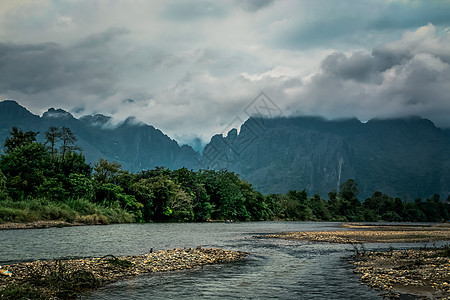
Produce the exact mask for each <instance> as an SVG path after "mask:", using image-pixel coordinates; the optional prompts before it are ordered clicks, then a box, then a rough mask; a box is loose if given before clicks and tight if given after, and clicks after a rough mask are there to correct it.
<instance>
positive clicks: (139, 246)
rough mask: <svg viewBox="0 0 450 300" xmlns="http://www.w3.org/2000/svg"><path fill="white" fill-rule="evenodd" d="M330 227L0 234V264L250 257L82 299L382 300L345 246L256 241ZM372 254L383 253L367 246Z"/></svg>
mask: <svg viewBox="0 0 450 300" xmlns="http://www.w3.org/2000/svg"><path fill="white" fill-rule="evenodd" d="M332 229H338V228H336V224H335V223H314V222H250V223H231V224H225V223H187V224H120V225H108V226H82V227H66V228H48V229H33V230H6V231H0V244H1V245H2V247H1V248H0V263H1V264H6V263H12V262H18V261H28V260H36V259H55V258H73V257H99V256H104V255H107V254H113V255H138V254H144V253H148V251H149V249H150V248H153V250H154V251H156V250H159V249H170V248H184V247H186V248H191V247H197V246H202V247H218V248H224V249H231V250H240V251H246V252H249V253H250V255H249V256H248V257H247V258H246V259H244V260H243V261H240V262H237V263H231V264H222V265H213V266H205V267H204V268H202V269H198V270H189V271H180V272H171V273H162V274H152V275H148V276H139V277H136V278H132V279H127V280H123V281H120V282H116V283H113V284H110V285H107V286H105V287H102V288H100V289H98V290H96V291H93V292H91V293H90V294H88V295H85V296H83V297H82V298H83V299H105V300H106V299H199V298H202V299H382V298H381V297H380V296H379V295H378V293H377V292H375V291H372V290H370V289H368V288H367V287H365V286H364V285H361V284H360V283H359V281H358V276H357V275H355V274H353V272H352V268H351V266H350V265H349V263H348V262H347V260H346V259H344V258H345V257H347V256H349V255H351V250H352V246H349V245H340V244H325V243H311V242H296V241H286V240H281V239H262V238H258V237H260V236H261V235H264V234H266V233H276V232H283V231H302V230H332ZM371 247H389V246H388V245H383V246H380V245H378V246H377V245H373V246H371Z"/></svg>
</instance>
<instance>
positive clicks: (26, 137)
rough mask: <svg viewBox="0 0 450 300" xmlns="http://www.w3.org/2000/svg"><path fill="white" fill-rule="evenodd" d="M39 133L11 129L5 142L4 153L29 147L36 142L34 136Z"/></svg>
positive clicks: (15, 128)
mask: <svg viewBox="0 0 450 300" xmlns="http://www.w3.org/2000/svg"><path fill="white" fill-rule="evenodd" d="M38 134H39V132H34V131H27V132H23V130H19V129H18V128H17V127H13V128H12V130H11V132H10V135H11V136H10V137H8V138H6V140H5V148H6V153H9V152H12V151H14V150H15V149H17V148H20V147H22V146H26V145H29V144H31V143H33V142H36V136H37V135H38Z"/></svg>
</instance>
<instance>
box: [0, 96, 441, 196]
mask: <svg viewBox="0 0 450 300" xmlns="http://www.w3.org/2000/svg"><path fill="white" fill-rule="evenodd" d="M12 126H17V127H19V128H20V129H23V130H33V131H39V132H41V134H40V135H38V139H40V141H43V139H44V135H43V133H44V132H45V131H47V130H48V128H49V127H50V126H58V127H61V126H66V127H69V128H70V129H71V130H72V132H73V133H74V134H75V135H76V137H77V138H78V142H77V144H78V145H79V146H81V148H82V150H83V153H84V155H85V156H86V159H87V161H89V162H91V163H92V164H93V163H94V162H96V161H98V159H99V158H104V159H106V160H108V161H117V162H119V163H121V164H122V166H123V168H124V169H128V170H130V171H132V172H138V171H140V170H143V169H151V168H154V167H156V166H164V167H168V168H171V169H176V168H180V167H183V166H184V167H187V168H189V169H199V168H203V169H206V168H214V169H222V168H226V169H228V170H230V171H234V172H236V173H238V174H240V175H241V177H242V178H244V179H246V180H247V181H249V182H250V183H252V184H253V185H254V186H255V187H256V188H257V189H258V190H259V191H261V192H263V193H286V192H287V191H289V190H293V189H296V190H302V189H306V190H307V191H308V194H309V195H312V194H314V193H319V194H320V195H321V196H322V197H324V198H326V197H327V193H328V192H330V191H332V190H333V189H336V190H337V189H338V188H339V185H340V184H342V183H343V182H345V181H346V180H347V179H354V180H356V182H357V183H358V188H359V190H360V197H359V198H360V199H361V200H362V199H365V198H366V197H370V196H371V195H372V194H373V192H375V191H377V190H379V191H382V192H383V193H386V194H388V195H390V196H393V197H400V198H402V199H406V200H410V201H411V200H414V199H416V198H419V197H420V198H427V197H430V196H431V195H433V194H434V193H437V194H439V195H441V197H442V198H443V199H447V197H448V195H449V192H450V130H449V129H440V128H437V127H436V126H435V125H434V124H433V123H432V122H431V121H430V120H427V119H423V118H420V117H412V118H403V119H390V120H389V119H386V120H382V119H373V120H370V121H368V122H366V123H362V122H360V121H359V120H357V119H344V120H331V121H330V120H326V119H324V118H320V117H290V118H272V119H263V118H250V119H248V120H247V121H246V122H245V123H244V124H243V125H242V126H241V128H240V130H239V132H238V131H237V130H236V129H233V130H231V131H230V132H228V134H227V135H226V136H222V135H215V136H213V137H212V138H211V141H210V142H209V143H208V144H207V145H206V146H205V148H204V150H203V153H202V154H201V155H200V154H199V153H198V152H196V151H194V150H193V149H192V148H191V147H190V146H186V145H183V146H179V145H178V143H177V142H176V141H175V140H173V139H171V138H169V137H168V136H167V135H165V134H164V133H162V132H161V131H160V130H158V129H156V128H154V127H153V126H151V125H147V124H144V123H142V122H139V121H138V120H136V119H134V118H132V117H130V118H128V119H127V120H125V121H124V122H122V123H121V124H119V125H116V126H112V125H111V118H110V117H107V116H104V115H101V114H97V115H88V116H84V117H81V118H79V119H77V118H75V117H73V116H72V115H71V114H70V113H69V112H66V111H64V110H61V109H53V108H50V109H49V110H48V111H47V112H45V113H44V114H43V115H42V117H40V116H37V115H34V114H32V113H31V112H29V111H28V110H27V109H26V108H24V107H22V106H20V105H19V104H18V103H17V102H15V101H10V100H8V101H3V102H0V141H1V142H0V151H1V150H2V149H1V147H2V146H3V141H4V140H5V139H6V137H8V136H9V132H10V130H11V127H12ZM0 153H1V152H0Z"/></svg>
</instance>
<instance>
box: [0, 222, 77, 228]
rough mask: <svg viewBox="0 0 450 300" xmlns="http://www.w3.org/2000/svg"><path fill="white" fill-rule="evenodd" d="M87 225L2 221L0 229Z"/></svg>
mask: <svg viewBox="0 0 450 300" xmlns="http://www.w3.org/2000/svg"><path fill="white" fill-rule="evenodd" d="M81 225H86V224H83V223H69V222H66V221H35V222H26V223H14V222H8V223H0V230H7V229H40V228H50V227H70V226H81Z"/></svg>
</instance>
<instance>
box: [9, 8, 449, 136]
mask: <svg viewBox="0 0 450 300" xmlns="http://www.w3.org/2000/svg"><path fill="white" fill-rule="evenodd" d="M448 11H450V2H448V1H433V2H429V1H392V0H390V1H387V0H386V1H377V2H374V1H363V0H361V1H329V0H323V1H289V0H275V1H253V0H248V1H235V0H228V1H220V2H217V1H195V0H192V1H139V0H138V1H133V2H128V1H127V2H125V1H108V0H105V1H75V2H60V3H59V2H53V1H47V0H44V1H38V2H29V1H4V3H2V6H1V7H0V98H1V99H14V100H17V101H18V102H19V103H21V104H22V105H24V106H25V107H27V108H28V109H30V110H31V111H33V112H34V113H37V114H42V113H43V112H44V111H45V110H47V109H48V108H49V107H55V108H63V109H66V110H69V111H71V112H72V113H74V114H75V115H76V116H81V115H83V114H92V113H104V114H106V115H110V116H112V118H113V120H114V122H120V121H121V120H124V119H126V118H127V117H128V116H130V115H131V116H135V117H136V118H137V119H139V120H141V121H143V122H146V123H149V124H152V125H154V126H155V127H157V128H159V129H161V130H162V131H164V132H165V133H168V134H169V135H170V136H171V137H173V138H176V139H178V140H180V141H182V142H189V141H195V142H196V143H198V138H200V139H201V140H202V141H203V142H207V141H208V140H209V138H210V137H211V136H212V135H214V134H216V133H221V132H223V131H224V129H225V128H228V127H229V126H230V124H231V123H232V122H234V121H235V120H245V119H246V118H248V115H247V114H246V113H245V111H244V110H245V107H246V106H247V105H248V104H249V103H251V101H253V100H254V99H255V97H256V96H257V95H258V94H259V93H260V92H261V91H264V92H265V93H266V94H267V95H268V96H269V97H270V98H271V100H272V101H273V102H274V103H276V105H277V106H278V107H279V108H280V109H281V110H282V112H283V114H284V115H287V116H289V115H310V114H313V115H320V116H324V117H326V118H330V119H333V118H343V117H357V118H359V119H361V120H363V121H365V120H368V119H371V118H374V117H379V118H388V117H399V116H410V115H420V116H422V117H426V118H429V119H431V120H432V121H434V122H435V123H436V124H437V125H438V126H441V127H450V119H449V118H448V115H450V99H449V95H450V84H449V82H450V67H449V64H450V17H449V16H448V13H447V12H448ZM238 123H239V122H237V123H236V124H234V125H235V126H239V124H238Z"/></svg>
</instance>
